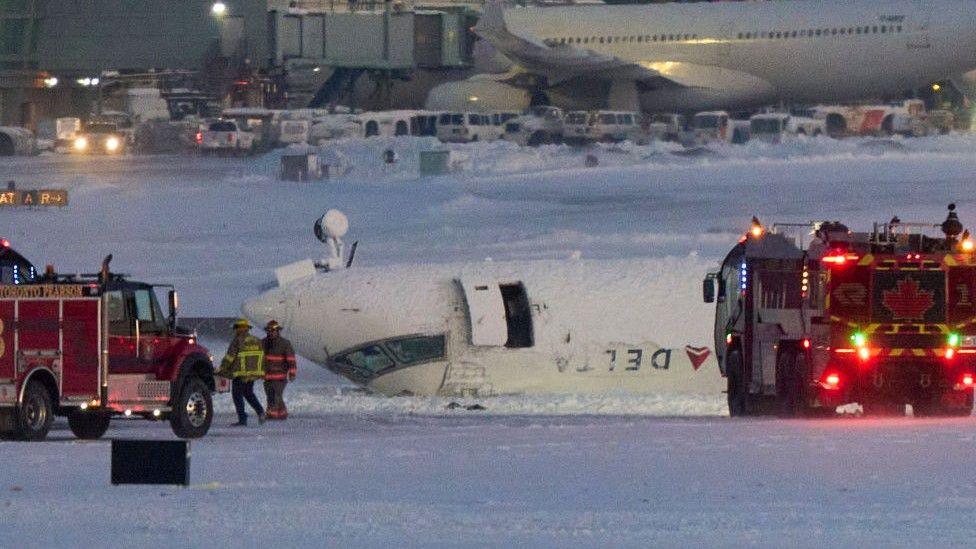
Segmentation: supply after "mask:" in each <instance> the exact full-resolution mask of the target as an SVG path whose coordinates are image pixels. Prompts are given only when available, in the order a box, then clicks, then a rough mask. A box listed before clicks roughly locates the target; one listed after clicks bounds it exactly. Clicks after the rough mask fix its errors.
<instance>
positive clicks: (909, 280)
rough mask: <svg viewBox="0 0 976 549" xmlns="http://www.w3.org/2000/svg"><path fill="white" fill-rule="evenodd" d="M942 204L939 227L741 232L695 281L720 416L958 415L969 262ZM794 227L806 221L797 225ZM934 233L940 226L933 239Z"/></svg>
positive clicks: (966, 367)
mask: <svg viewBox="0 0 976 549" xmlns="http://www.w3.org/2000/svg"><path fill="white" fill-rule="evenodd" d="M954 209H955V206H954V205H950V207H949V210H950V211H949V216H948V218H947V219H946V220H945V221H944V222H943V223H941V224H932V223H929V224H924V223H903V222H901V221H900V220H899V219H898V218H897V217H896V218H893V219H892V220H891V221H889V222H888V223H876V224H874V227H873V228H872V230H871V231H870V232H864V233H855V232H851V231H850V230H849V229H848V228H847V227H846V226H844V225H842V224H841V223H838V222H824V223H817V224H813V228H814V232H813V234H814V236H813V238H812V241H811V242H810V244H809V245H808V246H806V247H803V246H801V245H798V242H797V240H798V239H797V238H791V237H790V236H789V233H790V232H794V233H801V231H800V230H799V229H800V228H801V226H800V225H787V224H779V225H773V227H772V228H770V229H769V230H767V229H766V228H765V227H763V226H762V225H760V224H759V222H758V220H756V219H755V218H753V226H752V228H751V230H750V231H749V232H748V233H747V234H746V235H745V236H743V237H742V239H741V240H740V242H739V243H738V244H737V245H736V246H735V247H734V248H733V249H732V251H731V252H729V254H728V256H727V257H726V258H725V260H724V261H723V263H722V266H721V269H720V270H719V271H718V272H715V273H710V274H709V275H708V276H707V277H706V279H705V282H704V289H703V293H704V299H705V301H706V302H707V303H712V302H715V303H716V314H715V350H716V355H717V356H718V359H719V365H720V368H721V371H722V375H723V376H725V377H726V378H727V387H728V405H729V412H730V414H731V415H733V416H741V415H754V414H762V413H779V414H781V415H785V416H793V415H800V414H805V413H811V412H816V411H820V412H824V413H827V414H832V413H834V411H835V410H836V407H837V406H839V405H842V404H847V403H855V402H856V403H858V404H860V405H861V406H862V407H863V411H864V412H865V413H898V412H899V411H900V412H903V411H904V409H905V404H911V405H912V407H913V409H914V414H915V415H916V416H931V415H969V414H970V413H971V412H972V407H973V380H974V367H976V258H974V253H973V247H974V245H973V241H972V240H971V239H970V237H969V234H968V232H963V227H962V224H961V223H960V222H959V219H958V216H957V215H956V213H955V211H954ZM802 227H803V231H802V233H804V234H805V233H806V232H807V231H808V230H809V229H810V225H803V226H802ZM935 229H941V232H942V234H941V235H937V236H933V235H932V234H927V233H936V230H935Z"/></svg>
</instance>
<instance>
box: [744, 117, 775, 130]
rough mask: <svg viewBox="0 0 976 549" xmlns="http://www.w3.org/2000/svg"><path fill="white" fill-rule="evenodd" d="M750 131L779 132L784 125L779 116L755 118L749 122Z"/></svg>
mask: <svg viewBox="0 0 976 549" xmlns="http://www.w3.org/2000/svg"><path fill="white" fill-rule="evenodd" d="M749 131H751V132H752V133H779V132H781V131H782V125H781V124H780V119H779V118H754V119H753V120H752V122H750V123H749Z"/></svg>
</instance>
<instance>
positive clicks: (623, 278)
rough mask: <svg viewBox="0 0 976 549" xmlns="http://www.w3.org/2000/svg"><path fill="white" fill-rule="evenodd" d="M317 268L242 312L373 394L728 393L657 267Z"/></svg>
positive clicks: (669, 269) (692, 287)
mask: <svg viewBox="0 0 976 549" xmlns="http://www.w3.org/2000/svg"><path fill="white" fill-rule="evenodd" d="M343 227H344V226H343ZM342 232H344V230H343V231H342ZM332 250H333V252H339V250H341V246H335V247H332ZM340 253H341V252H340ZM333 255H335V253H333ZM325 264H326V265H329V266H331V270H330V271H329V272H323V270H322V269H316V268H315V267H314V265H313V263H312V262H311V261H303V262H298V263H295V264H292V265H289V266H286V267H283V268H281V269H279V270H278V272H277V274H278V287H277V288H274V289H271V290H269V291H268V292H266V293H264V294H263V295H260V296H258V297H256V298H253V299H251V300H249V301H247V302H246V303H245V304H244V307H243V309H244V313H245V315H246V316H247V317H248V318H250V319H251V320H252V321H255V322H257V323H260V324H263V323H264V322H267V321H268V320H270V319H272V318H273V319H276V320H278V321H279V322H281V323H282V324H283V325H284V326H285V329H286V330H287V332H288V337H290V338H291V340H292V342H293V343H294V344H295V348H296V350H297V351H298V352H299V353H300V354H302V355H303V356H305V357H307V358H309V359H310V360H312V361H314V362H316V363H318V364H321V365H324V366H325V367H327V368H328V369H330V370H332V371H333V372H336V373H338V374H340V375H343V376H345V377H346V378H348V379H350V380H352V381H353V382H356V383H358V384H360V385H363V386H365V387H367V388H369V389H372V390H374V391H376V392H378V393H382V394H387V395H400V394H413V395H441V396H491V395H504V394H530V393H607V392H628V393H655V392H666V391H670V392H692V393H702V392H707V393H712V394H715V395H719V394H720V393H721V391H722V390H723V388H724V385H723V381H722V378H721V376H720V374H719V371H718V368H717V363H716V362H715V360H714V359H713V358H712V357H711V352H710V350H709V349H708V347H704V346H702V347H698V346H697V345H699V344H700V343H701V342H702V341H705V340H706V336H707V333H708V326H707V325H703V326H702V329H701V330H700V332H701V333H697V334H694V333H690V331H689V323H690V322H691V323H693V322H694V320H695V319H698V318H707V311H704V310H702V311H695V310H694V309H695V307H698V305H697V303H698V301H700V296H699V295H698V291H699V289H698V287H697V285H696V284H690V283H689V284H686V285H679V287H678V288H671V287H668V288H662V282H661V281H662V280H672V281H673V280H674V279H675V278H676V277H675V273H674V272H673V267H674V266H673V265H669V264H662V262H661V261H655V260H648V259H637V260H619V261H583V260H572V259H567V260H565V261H522V262H477V263H464V264H445V265H406V266H395V267H376V268H350V269H344V268H341V267H342V265H343V264H344V262H343V261H335V260H334V258H333V259H330V260H329V261H327V262H326V263H325ZM336 267H339V268H336ZM678 278H680V277H678ZM688 280H694V277H688ZM691 332H693V330H691ZM696 335H697V337H696ZM688 342H691V344H688Z"/></svg>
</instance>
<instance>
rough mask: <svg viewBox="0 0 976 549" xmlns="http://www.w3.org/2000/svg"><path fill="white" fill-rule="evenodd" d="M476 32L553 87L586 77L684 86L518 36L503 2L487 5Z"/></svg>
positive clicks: (632, 66) (619, 62)
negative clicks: (506, 13) (505, 14)
mask: <svg viewBox="0 0 976 549" xmlns="http://www.w3.org/2000/svg"><path fill="white" fill-rule="evenodd" d="M474 31H475V33H476V34H478V36H481V37H482V38H484V39H485V40H487V41H488V42H490V43H491V44H492V45H493V46H494V47H495V48H496V49H498V51H500V52H502V53H503V54H504V55H505V56H506V57H508V58H510V59H511V60H512V61H515V62H516V63H518V64H519V65H520V66H521V67H522V68H523V69H525V70H526V71H528V72H530V73H533V74H538V75H541V76H544V77H545V78H546V80H547V82H548V84H550V85H555V84H558V83H560V82H563V81H566V80H571V79H573V78H577V77H580V76H585V77H588V78H594V77H595V78H605V79H626V80H634V81H642V82H647V83H650V84H655V85H656V86H667V85H668V84H670V85H673V86H681V84H680V83H679V82H676V81H674V80H673V79H669V78H667V77H665V76H663V75H662V74H661V73H660V72H658V71H657V70H654V69H651V68H647V67H643V66H641V65H638V64H636V63H634V62H632V61H627V60H624V59H620V58H618V57H614V56H610V55H605V54H602V53H598V52H595V51H592V50H588V49H582V48H577V47H573V46H570V45H567V44H559V45H555V46H550V45H548V44H544V43H542V42H538V41H536V40H533V39H532V38H526V37H522V36H518V35H516V34H514V33H512V32H511V31H510V30H509V29H508V27H507V25H506V23H505V16H504V7H503V5H502V4H501V3H499V2H490V3H488V4H486V5H485V7H484V13H483V14H482V16H481V19H480V20H479V21H478V25H477V26H476V27H475V29H474Z"/></svg>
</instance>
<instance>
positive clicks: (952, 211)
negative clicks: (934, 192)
mask: <svg viewBox="0 0 976 549" xmlns="http://www.w3.org/2000/svg"><path fill="white" fill-rule="evenodd" d="M942 232H943V233H945V235H946V240H947V241H948V243H950V244H951V243H953V242H955V241H956V237H957V236H959V233H961V232H962V223H961V222H960V221H959V214H957V213H956V205H955V204H954V203H953V204H949V215H947V216H946V220H945V221H943V222H942Z"/></svg>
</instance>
